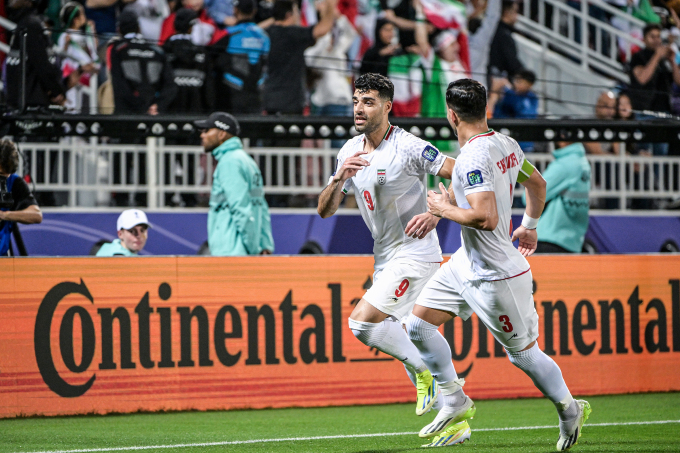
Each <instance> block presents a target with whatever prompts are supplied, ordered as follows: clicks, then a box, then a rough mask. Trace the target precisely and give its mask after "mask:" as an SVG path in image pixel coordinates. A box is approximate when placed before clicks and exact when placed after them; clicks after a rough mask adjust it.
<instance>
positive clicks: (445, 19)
mask: <svg viewBox="0 0 680 453" xmlns="http://www.w3.org/2000/svg"><path fill="white" fill-rule="evenodd" d="M420 4H421V5H423V12H424V13H425V17H427V20H428V21H430V23H431V24H432V25H434V26H435V27H437V28H439V29H446V28H454V29H456V30H458V29H461V28H466V24H467V17H466V14H465V5H464V4H463V3H461V2H458V1H456V0H420Z"/></svg>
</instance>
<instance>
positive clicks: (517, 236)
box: [511, 169, 546, 257]
mask: <svg viewBox="0 0 680 453" xmlns="http://www.w3.org/2000/svg"><path fill="white" fill-rule="evenodd" d="M520 184H522V185H523V186H524V187H525V189H526V194H527V207H526V211H525V215H526V216H528V217H530V218H531V219H538V218H539V217H540V216H541V214H542V213H543V208H544V207H545V193H546V182H545V179H543V176H542V175H541V173H539V171H538V170H535V169H534V170H533V173H531V175H530V176H529V179H527V180H526V181H522V182H520ZM522 223H524V221H522ZM511 240H512V241H513V242H514V241H516V240H519V244H518V245H517V250H519V252H520V253H521V254H522V255H523V256H525V257H526V256H530V255H532V254H533V253H534V252H535V251H536V247H537V246H538V233H536V228H535V227H534V228H527V227H525V226H524V225H523V224H522V225H520V226H518V227H517V229H516V230H515V231H514V232H513V233H512V239H511Z"/></svg>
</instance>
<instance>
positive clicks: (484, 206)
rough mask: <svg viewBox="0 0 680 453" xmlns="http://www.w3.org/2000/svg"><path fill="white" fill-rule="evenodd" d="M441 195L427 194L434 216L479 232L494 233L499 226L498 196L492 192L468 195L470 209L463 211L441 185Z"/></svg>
mask: <svg viewBox="0 0 680 453" xmlns="http://www.w3.org/2000/svg"><path fill="white" fill-rule="evenodd" d="M439 189H440V190H441V193H437V192H435V191H434V190H431V191H430V192H429V193H428V194H427V207H428V210H429V212H431V213H432V214H434V215H436V216H438V217H443V218H445V219H449V220H453V221H454V222H456V223H459V224H460V225H463V226H467V227H470V228H476V229H478V230H486V231H493V230H495V229H496V225H498V207H497V206H496V195H495V194H494V193H493V192H491V191H485V192H476V193H473V194H470V195H466V197H465V198H467V201H468V203H469V204H470V209H462V208H459V207H458V206H456V205H455V203H453V201H452V200H451V196H450V195H449V192H448V191H447V190H446V187H444V184H442V183H439Z"/></svg>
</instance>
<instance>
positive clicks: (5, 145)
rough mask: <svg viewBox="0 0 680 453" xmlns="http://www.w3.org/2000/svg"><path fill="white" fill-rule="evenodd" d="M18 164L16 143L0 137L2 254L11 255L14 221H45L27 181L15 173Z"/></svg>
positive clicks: (0, 234)
mask: <svg viewBox="0 0 680 453" xmlns="http://www.w3.org/2000/svg"><path fill="white" fill-rule="evenodd" d="M18 167H19V150H18V149H17V146H16V145H15V144H14V142H12V141H10V140H0V257H2V256H9V248H10V242H11V240H12V228H13V227H14V222H19V223H40V222H42V212H40V208H39V207H38V203H37V202H36V201H35V198H33V194H32V193H31V191H30V190H29V188H28V184H26V181H24V180H23V179H22V178H21V177H20V176H19V175H17V174H16V173H15V172H16V171H17V168H18Z"/></svg>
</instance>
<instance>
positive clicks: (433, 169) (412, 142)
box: [403, 135, 446, 176]
mask: <svg viewBox="0 0 680 453" xmlns="http://www.w3.org/2000/svg"><path fill="white" fill-rule="evenodd" d="M404 137H409V135H405V136H404ZM404 141H405V143H404V147H403V150H404V153H405V155H406V159H405V161H406V162H405V167H406V171H407V172H408V174H409V175H411V176H420V175H424V174H425V173H429V174H431V175H436V174H437V173H439V170H440V169H441V168H442V165H444V161H445V160H446V156H445V155H443V154H442V153H441V152H439V150H438V149H437V148H436V147H435V146H434V145H432V144H431V143H428V142H426V141H425V140H421V139H419V138H417V137H414V136H410V137H409V139H407V140H404Z"/></svg>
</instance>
